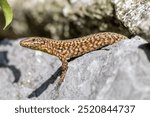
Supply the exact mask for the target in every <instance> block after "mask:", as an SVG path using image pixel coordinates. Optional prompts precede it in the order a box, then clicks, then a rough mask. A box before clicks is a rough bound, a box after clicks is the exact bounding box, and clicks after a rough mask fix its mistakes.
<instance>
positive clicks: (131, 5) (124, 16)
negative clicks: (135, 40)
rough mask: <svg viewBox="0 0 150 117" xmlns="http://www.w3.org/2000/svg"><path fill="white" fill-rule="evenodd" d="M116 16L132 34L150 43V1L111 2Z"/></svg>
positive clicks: (117, 0) (119, 0) (120, 0)
mask: <svg viewBox="0 0 150 117" xmlns="http://www.w3.org/2000/svg"><path fill="white" fill-rule="evenodd" d="M112 1H113V3H114V4H115V7H116V15H117V17H118V19H119V20H120V21H121V22H123V24H124V25H125V26H126V27H128V28H129V30H130V32H131V33H132V34H138V35H140V36H142V37H144V38H145V39H146V40H147V41H149V42H150V1H149V0H112Z"/></svg>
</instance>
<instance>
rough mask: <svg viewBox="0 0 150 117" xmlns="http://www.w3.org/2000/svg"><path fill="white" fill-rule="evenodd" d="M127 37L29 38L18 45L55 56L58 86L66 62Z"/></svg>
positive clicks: (101, 34)
mask: <svg viewBox="0 0 150 117" xmlns="http://www.w3.org/2000/svg"><path fill="white" fill-rule="evenodd" d="M126 38H127V37H125V36H123V35H121V34H117V33H111V32H104V33H97V34H92V35H88V36H84V37H79V38H75V39H69V40H54V39H49V38H43V37H29V38H26V39H24V40H22V41H20V45H21V46H23V47H27V48H30V49H34V50H40V51H43V52H46V53H48V54H51V55H54V56H57V57H58V58H59V59H60V61H61V62H62V73H61V75H60V80H59V83H58V84H59V85H61V83H62V82H63V80H64V78H65V75H66V72H67V69H68V62H67V60H69V59H71V58H73V57H78V56H81V55H83V54H85V53H88V52H91V51H94V50H97V49H100V48H102V47H104V46H107V45H111V44H113V43H116V42H118V41H120V40H122V39H126Z"/></svg>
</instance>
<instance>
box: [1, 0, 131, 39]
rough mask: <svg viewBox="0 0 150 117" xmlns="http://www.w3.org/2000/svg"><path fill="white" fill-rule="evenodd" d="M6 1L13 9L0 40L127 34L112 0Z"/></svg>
mask: <svg viewBox="0 0 150 117" xmlns="http://www.w3.org/2000/svg"><path fill="white" fill-rule="evenodd" d="M8 1H9V3H10V4H11V6H12V8H13V12H14V19H13V22H12V25H11V27H10V29H9V30H8V31H7V32H5V31H2V30H0V37H7V38H8V37H11V38H12V37H22V36H33V35H34V36H35V35H36V36H47V37H51V38H56V39H58V38H61V39H64V38H71V37H78V36H82V35H87V34H91V33H94V32H100V31H113V32H119V33H123V34H125V35H129V32H128V30H127V29H125V27H124V26H123V25H122V24H121V23H120V21H118V20H117V19H116V17H115V12H114V11H115V9H114V6H113V4H112V3H111V0H8ZM0 15H1V16H0V17H2V14H0ZM1 24H2V23H0V29H2V25H1Z"/></svg>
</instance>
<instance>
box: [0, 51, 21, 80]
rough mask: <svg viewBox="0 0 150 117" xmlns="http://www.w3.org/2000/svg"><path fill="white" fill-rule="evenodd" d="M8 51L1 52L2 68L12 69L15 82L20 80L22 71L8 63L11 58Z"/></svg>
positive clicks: (0, 62)
mask: <svg viewBox="0 0 150 117" xmlns="http://www.w3.org/2000/svg"><path fill="white" fill-rule="evenodd" d="M7 53H8V52H7V51H2V52H0V68H8V69H10V70H11V71H12V73H13V75H14V78H15V79H14V81H13V82H14V83H16V82H18V81H19V79H20V76H21V72H20V70H19V69H17V68H16V67H15V66H14V65H8V63H9V60H8V58H7Z"/></svg>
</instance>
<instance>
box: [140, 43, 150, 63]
mask: <svg viewBox="0 0 150 117" xmlns="http://www.w3.org/2000/svg"><path fill="white" fill-rule="evenodd" d="M139 48H140V49H142V50H144V52H145V54H146V56H147V58H148V60H149V61H150V43H146V44H142V45H140V46H139Z"/></svg>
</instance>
